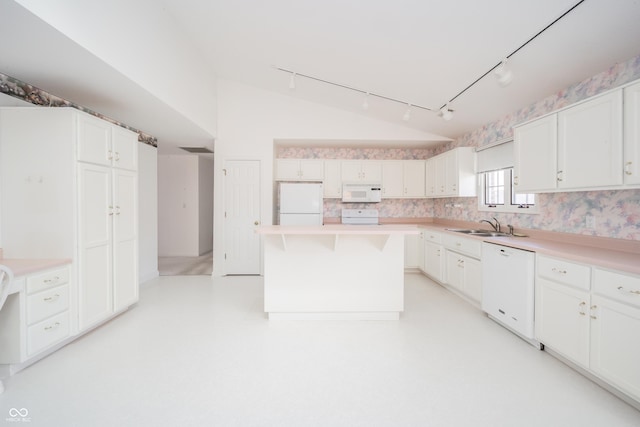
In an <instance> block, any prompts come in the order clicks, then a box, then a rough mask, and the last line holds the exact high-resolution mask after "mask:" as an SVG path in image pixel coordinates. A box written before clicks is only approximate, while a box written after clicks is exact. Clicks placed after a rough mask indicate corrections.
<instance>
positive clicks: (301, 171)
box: [276, 159, 324, 181]
mask: <svg viewBox="0 0 640 427" xmlns="http://www.w3.org/2000/svg"><path fill="white" fill-rule="evenodd" d="M323 178H324V162H323V161H322V160H316V159H277V160H276V180H277V181H322V180H323Z"/></svg>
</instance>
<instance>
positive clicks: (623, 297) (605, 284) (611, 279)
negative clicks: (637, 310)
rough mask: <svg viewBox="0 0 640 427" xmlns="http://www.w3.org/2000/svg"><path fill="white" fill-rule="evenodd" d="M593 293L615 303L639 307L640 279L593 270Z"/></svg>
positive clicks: (597, 269)
mask: <svg viewBox="0 0 640 427" xmlns="http://www.w3.org/2000/svg"><path fill="white" fill-rule="evenodd" d="M593 286H594V291H595V292H596V293H597V294H600V295H602V296H605V297H609V298H611V299H614V300H616V301H620V302H623V303H626V304H631V305H633V306H636V307H640V277H638V276H632V275H628V274H622V273H616V272H613V271H607V270H601V269H599V268H594V269H593Z"/></svg>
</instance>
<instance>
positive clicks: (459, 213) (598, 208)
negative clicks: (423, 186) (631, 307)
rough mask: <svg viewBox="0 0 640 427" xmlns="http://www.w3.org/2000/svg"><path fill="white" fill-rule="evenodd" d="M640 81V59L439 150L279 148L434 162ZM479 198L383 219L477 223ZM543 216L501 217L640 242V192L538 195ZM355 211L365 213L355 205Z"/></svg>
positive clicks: (403, 205)
mask: <svg viewBox="0 0 640 427" xmlns="http://www.w3.org/2000/svg"><path fill="white" fill-rule="evenodd" d="M637 79H640V55H639V56H637V57H635V58H632V59H630V60H629V61H626V62H623V63H619V64H615V65H613V66H612V67H610V68H609V69H608V70H606V71H604V72H602V73H600V74H597V75H595V76H593V77H590V78H588V79H586V80H584V81H581V82H579V83H576V84H574V85H572V86H570V87H568V88H566V89H564V90H561V91H559V92H558V93H556V94H553V95H551V96H548V97H546V98H544V99H542V100H540V101H538V102H536V103H535V104H532V105H530V106H528V107H525V108H522V109H520V110H518V111H515V112H513V113H511V114H508V115H506V116H504V117H502V118H500V119H499V120H496V121H495V122H492V123H488V124H486V125H484V126H482V127H480V128H478V129H476V130H474V131H472V132H469V133H468V134H466V135H463V136H462V137H460V138H458V139H457V140H455V141H453V142H451V143H449V144H445V145H442V146H439V147H436V148H433V149H402V148H393V149H376V148H366V149H365V148H361V149H358V148H294V147H289V148H283V147H281V148H279V149H278V151H277V154H276V155H277V157H279V158H318V159H336V158H339V159H384V160H388V159H404V160H409V159H428V158H430V157H433V156H435V155H437V154H440V153H442V152H444V151H447V150H450V149H451V148H455V147H483V146H485V145H488V144H491V143H493V142H495V141H498V140H501V139H504V138H508V137H511V136H513V130H512V127H513V126H514V125H516V124H518V123H522V122H524V121H528V120H531V119H534V118H536V117H539V116H542V115H544V114H546V113H549V112H551V111H554V110H557V109H559V108H563V107H566V106H568V105H571V104H573V103H575V102H578V101H580V100H583V99H585V98H588V97H591V96H594V95H597V94H598V93H601V92H604V91H607V90H609V89H613V88H615V87H617V86H620V85H623V84H625V83H628V82H631V81H633V80H637ZM477 203H478V202H477V199H476V198H475V197H461V198H446V199H388V200H383V201H382V202H381V203H378V204H376V207H377V208H378V209H379V210H380V216H381V217H383V218H384V217H390V218H398V217H407V218H418V217H434V218H444V219H456V220H463V221H473V222H477V221H480V220H481V219H485V218H487V217H488V216H490V215H491V214H489V213H488V212H484V211H482V212H481V211H478V206H477ZM537 204H538V207H539V212H540V213H539V214H520V213H518V214H507V213H500V214H495V216H496V218H497V219H498V220H499V221H500V222H501V223H503V224H511V225H513V226H514V227H515V228H529V229H542V230H547V231H558V232H565V233H573V234H586V235H593V236H601V237H612V238H617V239H626V240H640V190H616V191H588V192H568V193H548V194H539V195H537ZM349 207H353V208H360V207H366V206H364V205H362V206H357V205H353V204H350V206H349ZM341 208H342V203H341V202H340V200H337V199H325V203H324V211H325V216H327V217H339V216H340V209H341ZM587 215H592V216H594V217H595V219H596V227H595V229H593V230H592V229H586V227H585V217H586V216H587Z"/></svg>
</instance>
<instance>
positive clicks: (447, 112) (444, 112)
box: [438, 104, 453, 121]
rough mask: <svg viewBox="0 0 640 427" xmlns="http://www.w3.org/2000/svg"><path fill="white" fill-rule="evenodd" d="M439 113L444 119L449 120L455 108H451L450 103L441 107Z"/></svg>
mask: <svg viewBox="0 0 640 427" xmlns="http://www.w3.org/2000/svg"><path fill="white" fill-rule="evenodd" d="M438 115H439V116H440V117H442V120H446V121H449V120H451V119H452V118H453V110H450V109H449V104H447V105H445V106H444V107H442V108H441V109H440V112H439V113H438Z"/></svg>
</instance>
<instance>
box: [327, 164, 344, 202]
mask: <svg viewBox="0 0 640 427" xmlns="http://www.w3.org/2000/svg"><path fill="white" fill-rule="evenodd" d="M323 184H324V185H323V187H322V188H323V191H324V198H325V199H339V198H341V197H342V175H341V173H340V160H335V159H332V160H325V161H324V180H323Z"/></svg>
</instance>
